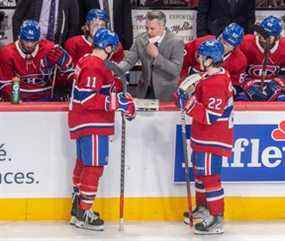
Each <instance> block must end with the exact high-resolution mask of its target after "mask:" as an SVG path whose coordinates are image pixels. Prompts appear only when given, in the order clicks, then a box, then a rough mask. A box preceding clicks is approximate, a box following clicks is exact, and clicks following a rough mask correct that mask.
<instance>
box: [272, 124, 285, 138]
mask: <svg viewBox="0 0 285 241" xmlns="http://www.w3.org/2000/svg"><path fill="white" fill-rule="evenodd" d="M271 137H272V139H273V140H275V141H285V121H282V122H281V123H280V124H279V125H278V128H277V129H274V130H273V131H272V133H271Z"/></svg>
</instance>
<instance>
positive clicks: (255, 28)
mask: <svg viewBox="0 0 285 241" xmlns="http://www.w3.org/2000/svg"><path fill="white" fill-rule="evenodd" d="M253 31H254V32H257V33H258V34H260V35H261V36H262V37H263V38H264V39H265V49H264V54H263V57H264V60H263V63H262V71H261V84H262V88H264V86H265V75H266V66H267V65H268V62H269V61H268V60H269V56H268V55H269V37H270V36H269V35H268V33H267V32H266V31H265V30H264V29H263V28H262V27H261V26H260V25H258V24H255V25H254V26H253Z"/></svg>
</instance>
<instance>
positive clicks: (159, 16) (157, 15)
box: [146, 10, 166, 26]
mask: <svg viewBox="0 0 285 241" xmlns="http://www.w3.org/2000/svg"><path fill="white" fill-rule="evenodd" d="M146 18H147V20H150V21H151V20H154V19H156V20H158V21H159V22H160V23H161V25H163V26H165V24H166V16H165V14H164V13H163V12H162V11H158V10H153V11H149V12H147V14H146Z"/></svg>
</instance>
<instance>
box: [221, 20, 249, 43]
mask: <svg viewBox="0 0 285 241" xmlns="http://www.w3.org/2000/svg"><path fill="white" fill-rule="evenodd" d="M243 35H244V30H243V27H241V26H240V25H238V24H236V23H231V24H230V25H228V26H227V27H226V28H225V29H224V31H223V33H222V38H223V40H224V41H226V42H227V43H229V44H230V45H232V46H234V47H236V46H238V45H240V44H241V42H242V40H243Z"/></svg>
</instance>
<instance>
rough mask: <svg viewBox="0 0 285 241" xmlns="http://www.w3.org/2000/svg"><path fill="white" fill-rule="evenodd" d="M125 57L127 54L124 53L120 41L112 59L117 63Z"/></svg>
mask: <svg viewBox="0 0 285 241" xmlns="http://www.w3.org/2000/svg"><path fill="white" fill-rule="evenodd" d="M124 57H125V54H124V48H123V45H122V44H121V43H119V45H118V47H117V49H116V51H115V53H114V54H113V55H112V58H111V60H112V61H114V62H116V63H119V62H121V61H122V60H123V59H124Z"/></svg>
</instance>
